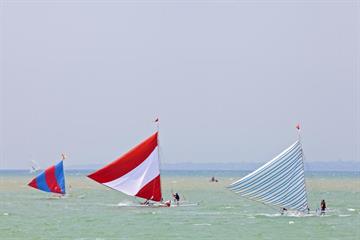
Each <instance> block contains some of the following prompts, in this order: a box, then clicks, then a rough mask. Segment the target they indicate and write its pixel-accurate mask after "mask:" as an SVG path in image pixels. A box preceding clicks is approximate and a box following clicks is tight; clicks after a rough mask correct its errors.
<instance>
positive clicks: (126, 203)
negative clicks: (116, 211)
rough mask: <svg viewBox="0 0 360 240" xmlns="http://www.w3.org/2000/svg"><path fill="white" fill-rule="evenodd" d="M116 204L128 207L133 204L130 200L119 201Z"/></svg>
mask: <svg viewBox="0 0 360 240" xmlns="http://www.w3.org/2000/svg"><path fill="white" fill-rule="evenodd" d="M116 206H118V207H128V206H134V203H132V202H127V201H126V202H119V203H118V204H117V205H116Z"/></svg>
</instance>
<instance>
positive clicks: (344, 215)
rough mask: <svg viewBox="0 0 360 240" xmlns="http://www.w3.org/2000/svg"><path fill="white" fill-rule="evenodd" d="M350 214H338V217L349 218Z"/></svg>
mask: <svg viewBox="0 0 360 240" xmlns="http://www.w3.org/2000/svg"><path fill="white" fill-rule="evenodd" d="M350 216H351V215H350V214H340V215H339V217H350Z"/></svg>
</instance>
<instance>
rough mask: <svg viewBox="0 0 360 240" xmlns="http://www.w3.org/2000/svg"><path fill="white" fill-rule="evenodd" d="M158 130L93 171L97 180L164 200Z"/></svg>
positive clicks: (90, 176) (111, 186)
mask: <svg viewBox="0 0 360 240" xmlns="http://www.w3.org/2000/svg"><path fill="white" fill-rule="evenodd" d="M157 137H158V133H157V132H156V133H155V134H153V135H152V136H150V137H149V138H148V139H146V140H144V141H143V142H142V143H140V144H139V145H137V146H136V147H134V148H133V149H132V150H130V151H129V152H127V153H125V154H124V155H123V156H121V157H120V158H118V159H117V160H115V161H113V162H112V163H110V164H108V165H106V166H105V167H103V168H101V169H99V170H98V171H96V172H94V173H92V174H90V175H89V176H88V177H89V178H91V179H93V180H94V181H96V182H98V183H101V184H103V185H105V186H108V187H110V188H112V189H115V190H117V191H120V192H123V193H125V194H127V195H130V196H137V197H141V198H145V199H148V200H152V201H161V198H162V197H161V184H160V167H159V166H160V161H159V152H158V140H157Z"/></svg>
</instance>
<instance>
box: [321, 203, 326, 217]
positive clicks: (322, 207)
mask: <svg viewBox="0 0 360 240" xmlns="http://www.w3.org/2000/svg"><path fill="white" fill-rule="evenodd" d="M325 211H326V203H325V200H324V199H323V200H321V202H320V214H321V215H325Z"/></svg>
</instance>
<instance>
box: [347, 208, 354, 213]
mask: <svg viewBox="0 0 360 240" xmlns="http://www.w3.org/2000/svg"><path fill="white" fill-rule="evenodd" d="M347 210H348V211H349V212H355V211H356V210H355V209H353V208H348V209H347Z"/></svg>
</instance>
